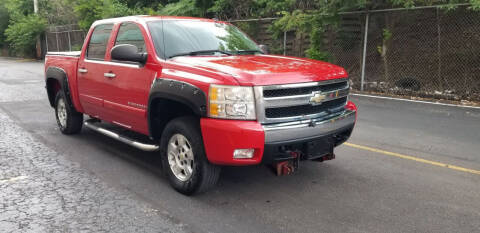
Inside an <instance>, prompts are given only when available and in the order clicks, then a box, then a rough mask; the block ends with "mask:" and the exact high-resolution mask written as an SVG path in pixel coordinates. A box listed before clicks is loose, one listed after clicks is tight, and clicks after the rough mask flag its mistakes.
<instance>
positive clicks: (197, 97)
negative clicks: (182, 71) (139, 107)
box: [147, 78, 207, 136]
mask: <svg viewBox="0 0 480 233" xmlns="http://www.w3.org/2000/svg"><path fill="white" fill-rule="evenodd" d="M156 99H168V100H172V101H176V102H179V103H182V104H184V105H186V106H188V107H189V108H190V109H191V110H192V112H193V113H194V114H195V115H197V116H199V117H205V116H207V95H206V94H205V92H204V91H203V90H201V89H200V88H198V87H197V86H194V85H192V84H190V83H187V82H183V81H178V80H173V79H165V78H155V79H154V80H153V82H152V86H151V88H150V94H149V97H148V110H147V117H148V130H149V134H150V136H152V135H154V134H153V132H154V130H155V129H154V128H153V127H154V126H153V124H152V119H151V117H152V114H153V113H152V110H153V107H154V106H152V104H153V102H154V101H155V100H156Z"/></svg>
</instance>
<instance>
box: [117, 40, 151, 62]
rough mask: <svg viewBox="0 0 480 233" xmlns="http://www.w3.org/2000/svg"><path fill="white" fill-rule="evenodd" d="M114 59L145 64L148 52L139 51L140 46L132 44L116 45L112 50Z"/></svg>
mask: <svg viewBox="0 0 480 233" xmlns="http://www.w3.org/2000/svg"><path fill="white" fill-rule="evenodd" d="M110 53H111V55H112V59H113V60H117V61H131V62H139V63H141V64H145V63H146V62H147V57H148V56H147V53H139V52H138V48H137V46H135V45H131V44H121V45H116V46H115V47H113V48H112V51H110Z"/></svg>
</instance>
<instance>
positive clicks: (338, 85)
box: [263, 80, 348, 98]
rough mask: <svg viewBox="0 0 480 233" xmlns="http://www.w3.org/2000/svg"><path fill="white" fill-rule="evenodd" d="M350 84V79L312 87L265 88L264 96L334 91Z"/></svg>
mask: <svg viewBox="0 0 480 233" xmlns="http://www.w3.org/2000/svg"><path fill="white" fill-rule="evenodd" d="M347 86H348V81H347V80H345V81H342V82H338V83H330V84H326V85H317V86H311V87H297V88H284V89H273V90H264V91H263V97H267V98H268V97H280V96H292V95H305V94H310V93H312V92H314V91H323V92H327V91H332V90H338V89H342V88H344V87H347Z"/></svg>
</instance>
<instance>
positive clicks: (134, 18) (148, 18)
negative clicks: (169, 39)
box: [93, 15, 226, 25]
mask: <svg viewBox="0 0 480 233" xmlns="http://www.w3.org/2000/svg"><path fill="white" fill-rule="evenodd" d="M160 19H161V20H194V21H207V22H217V23H226V22H223V21H218V20H215V19H206V18H197V17H186V16H153V15H134V16H125V17H118V18H110V19H101V20H97V21H95V22H94V23H93V25H97V24H103V23H119V22H124V21H142V22H148V21H153V20H160Z"/></svg>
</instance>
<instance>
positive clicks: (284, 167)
mask: <svg viewBox="0 0 480 233" xmlns="http://www.w3.org/2000/svg"><path fill="white" fill-rule="evenodd" d="M289 153H290V156H291V157H292V159H289V160H286V161H282V162H278V163H276V164H275V168H276V171H277V176H285V175H290V174H292V173H294V172H295V171H297V170H298V161H299V160H300V153H299V152H297V151H290V152H289Z"/></svg>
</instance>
